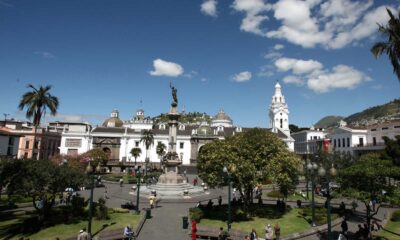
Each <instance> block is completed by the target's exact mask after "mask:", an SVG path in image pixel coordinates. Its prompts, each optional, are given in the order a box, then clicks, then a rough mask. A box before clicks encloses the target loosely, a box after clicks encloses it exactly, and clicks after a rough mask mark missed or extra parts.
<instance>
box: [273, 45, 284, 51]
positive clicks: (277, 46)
mask: <svg viewBox="0 0 400 240" xmlns="http://www.w3.org/2000/svg"><path fill="white" fill-rule="evenodd" d="M283 48H285V46H283V45H282V44H275V46H274V50H281V49H283Z"/></svg>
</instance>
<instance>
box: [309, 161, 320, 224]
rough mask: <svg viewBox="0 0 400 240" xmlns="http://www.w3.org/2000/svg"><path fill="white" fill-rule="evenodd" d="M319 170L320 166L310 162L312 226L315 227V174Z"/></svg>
mask: <svg viewBox="0 0 400 240" xmlns="http://www.w3.org/2000/svg"><path fill="white" fill-rule="evenodd" d="M317 169H318V165H317V164H316V163H315V162H308V164H307V170H308V171H309V172H310V175H311V209H312V226H313V227H315V226H316V224H315V200H314V192H315V191H314V189H315V172H316V170H317Z"/></svg>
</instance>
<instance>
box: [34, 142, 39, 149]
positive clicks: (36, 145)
mask: <svg viewBox="0 0 400 240" xmlns="http://www.w3.org/2000/svg"><path fill="white" fill-rule="evenodd" d="M38 146H39V141H35V146H34V147H33V149H37V148H38Z"/></svg>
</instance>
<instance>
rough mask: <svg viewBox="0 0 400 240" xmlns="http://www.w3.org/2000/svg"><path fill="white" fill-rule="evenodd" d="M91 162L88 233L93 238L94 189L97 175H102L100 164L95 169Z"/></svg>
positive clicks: (88, 169)
mask: <svg viewBox="0 0 400 240" xmlns="http://www.w3.org/2000/svg"><path fill="white" fill-rule="evenodd" d="M90 162H91V161H89V163H88V165H87V167H86V173H87V174H88V175H89V176H90V178H91V179H90V180H91V183H90V184H91V186H90V199H89V222H88V233H89V236H90V237H91V236H92V215H93V189H94V179H95V177H96V175H95V174H96V173H100V171H101V167H100V163H99V164H98V165H97V167H96V169H93V167H92V166H91V165H90Z"/></svg>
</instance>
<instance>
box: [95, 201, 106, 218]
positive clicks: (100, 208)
mask: <svg viewBox="0 0 400 240" xmlns="http://www.w3.org/2000/svg"><path fill="white" fill-rule="evenodd" d="M95 209H96V210H95V216H96V218H97V219H99V220H101V219H109V217H108V208H107V206H106V200H104V198H99V202H98V204H97V206H96V208H95Z"/></svg>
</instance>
